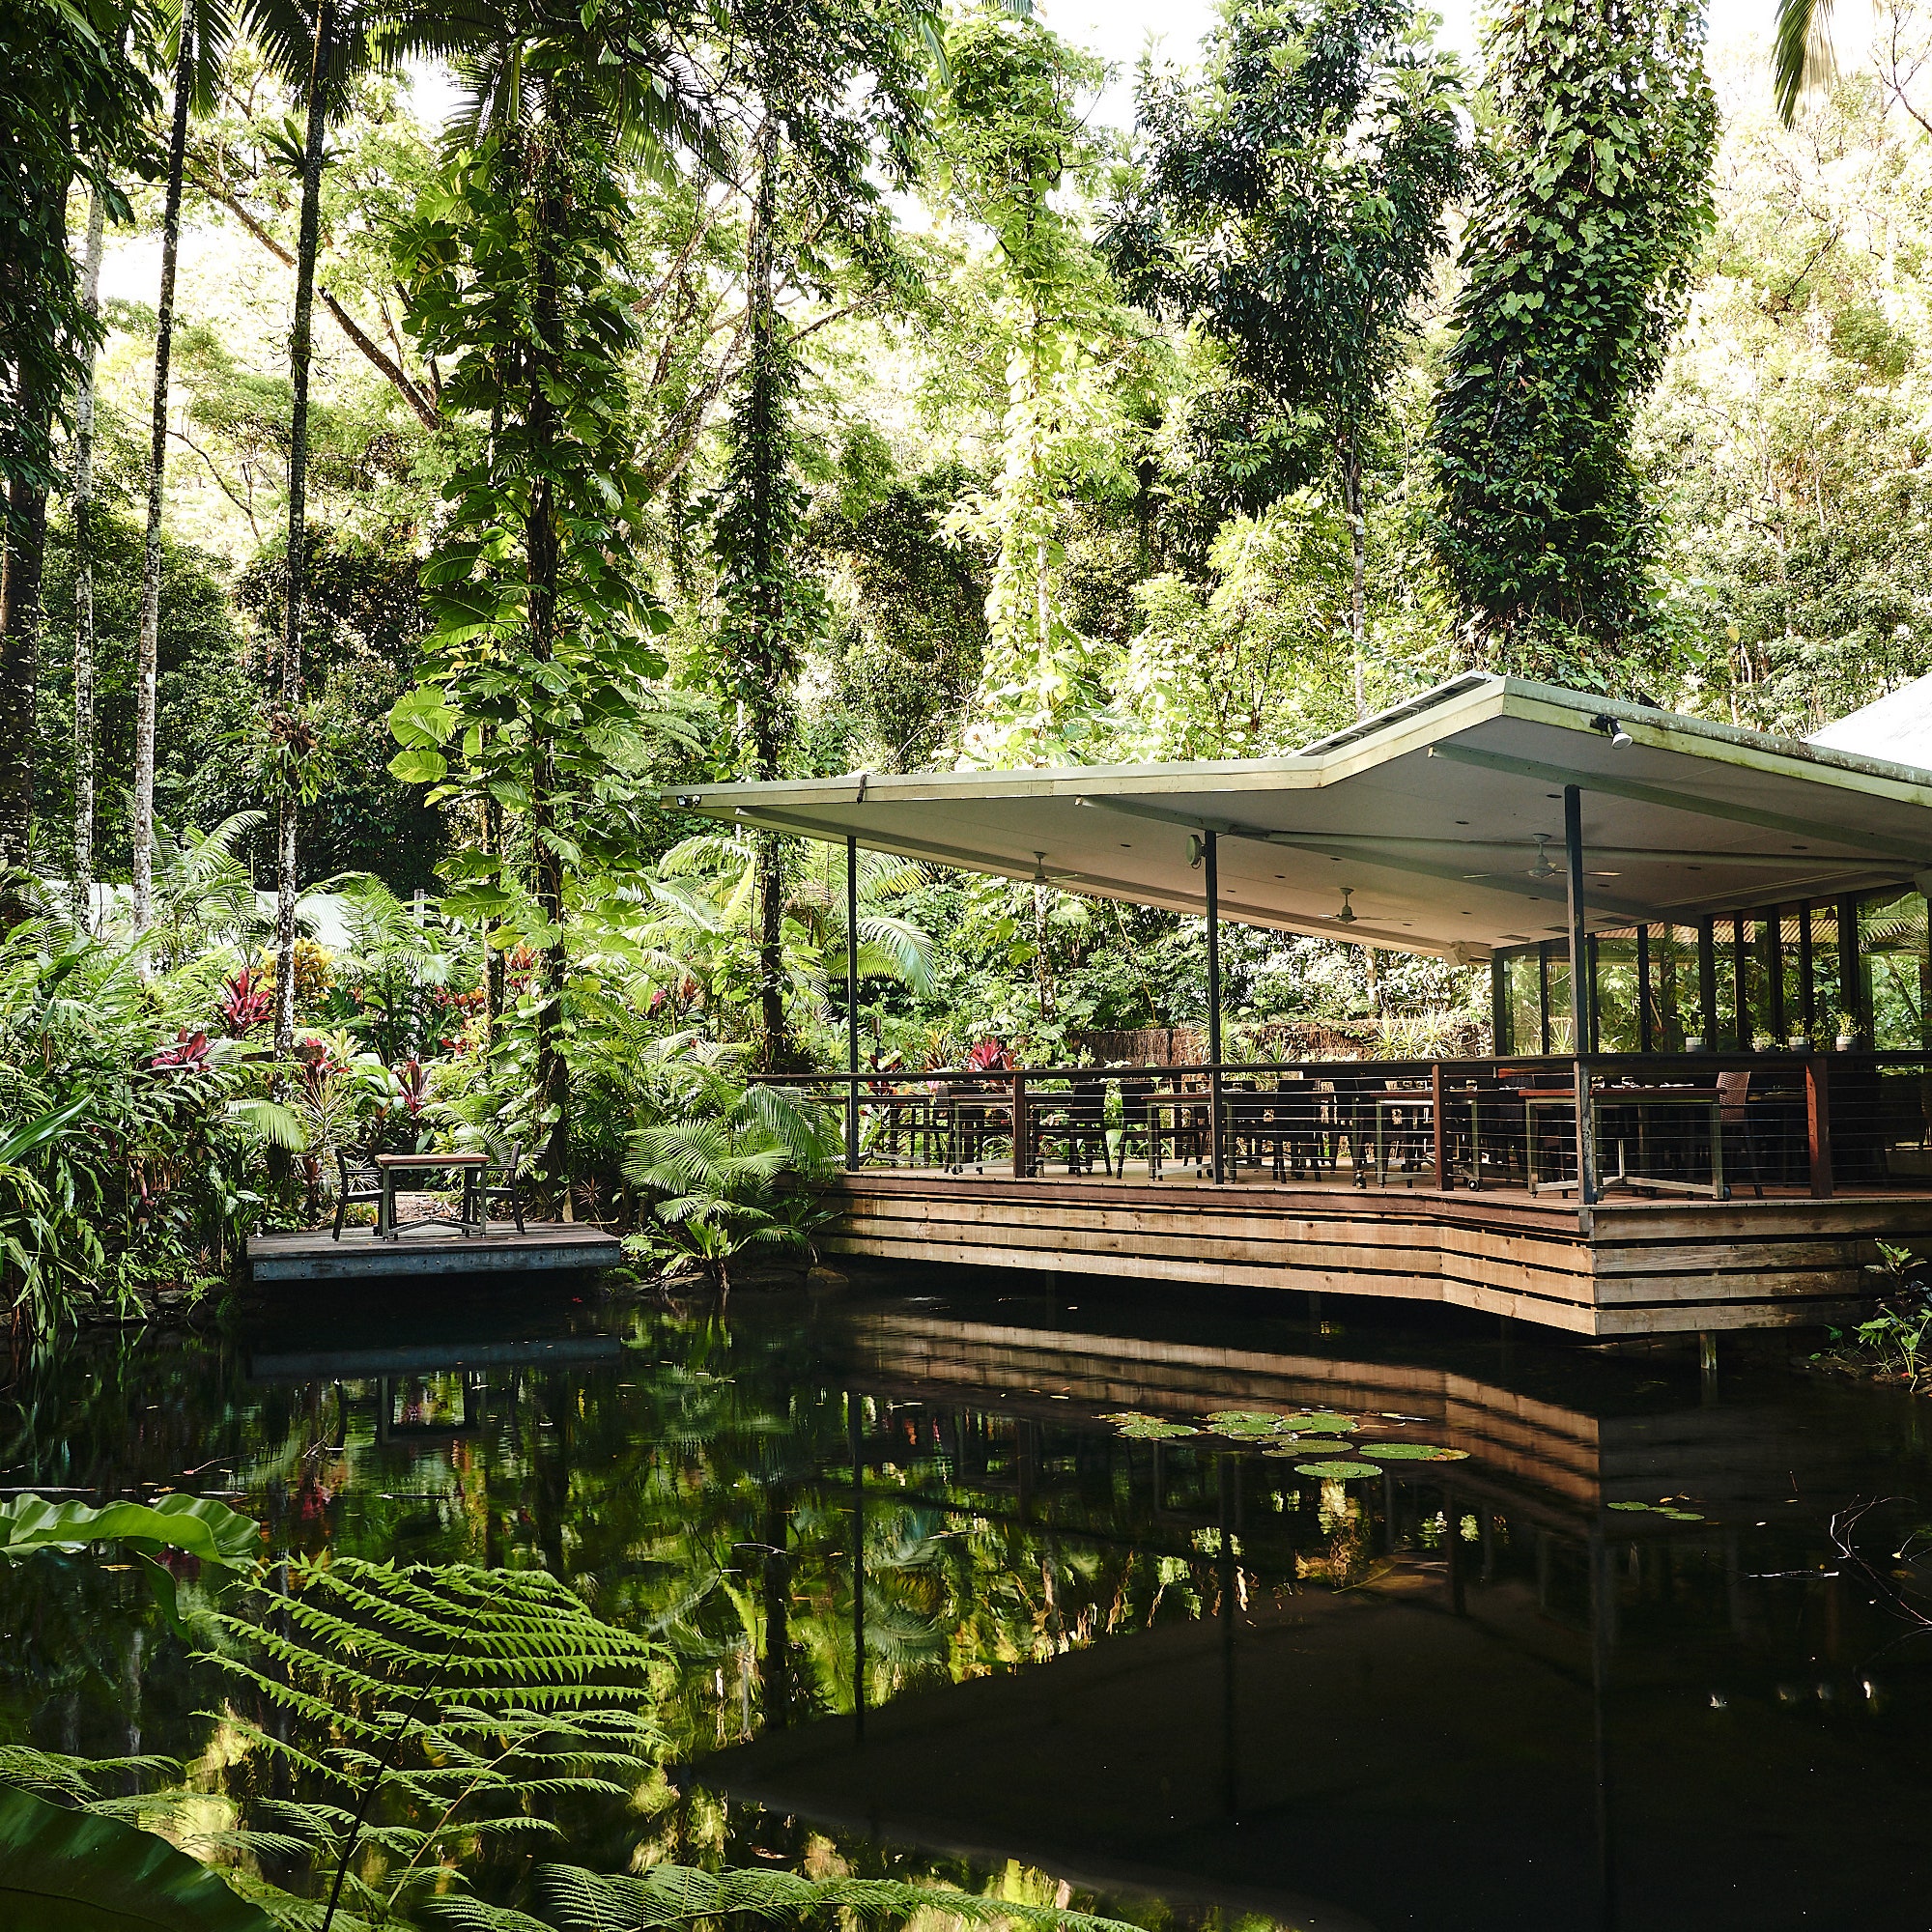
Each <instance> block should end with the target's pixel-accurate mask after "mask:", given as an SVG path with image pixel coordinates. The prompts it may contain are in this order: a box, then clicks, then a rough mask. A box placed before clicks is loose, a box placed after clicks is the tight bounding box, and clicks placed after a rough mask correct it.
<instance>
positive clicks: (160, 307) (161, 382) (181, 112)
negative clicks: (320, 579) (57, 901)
mask: <svg viewBox="0 0 1932 1932" xmlns="http://www.w3.org/2000/svg"><path fill="white" fill-rule="evenodd" d="M193 17H194V16H193V13H192V10H191V9H189V8H185V7H184V8H183V9H182V14H181V33H180V37H179V38H180V45H179V47H178V48H177V50H176V57H175V105H174V120H173V122H172V123H171V125H170V127H169V129H168V187H167V198H166V201H165V202H164V203H163V205H162V213H161V287H160V293H159V296H158V298H157V299H156V305H155V408H154V418H153V421H152V423H151V425H150V430H149V439H148V527H147V535H146V538H145V540H144V543H143V546H142V552H141V640H140V644H139V646H138V648H137V653H136V656H135V660H134V817H133V826H132V834H133V841H134V867H133V871H134V924H135V927H136V928H137V929H138V930H140V931H144V932H145V931H146V930H147V926H148V922H149V920H150V918H152V917H153V912H154V894H155V724H156V716H155V705H156V670H157V667H158V657H159V650H160V636H161V491H162V486H163V485H164V483H165V482H166V479H167V467H168V363H169V358H170V356H171V355H172V353H173V350H174V334H175V263H176V259H177V257H178V256H179V254H180V252H181V208H182V170H183V168H184V166H185V161H186V156H187V106H188V97H189V95H190V94H191V93H192V92H193V90H194V32H193V28H192V26H191V25H190V22H191V20H192V19H193Z"/></svg>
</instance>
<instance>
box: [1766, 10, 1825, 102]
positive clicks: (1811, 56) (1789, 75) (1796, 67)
mask: <svg viewBox="0 0 1932 1932" xmlns="http://www.w3.org/2000/svg"><path fill="white" fill-rule="evenodd" d="M1771 69H1772V94H1773V97H1774V99H1776V102H1777V113H1778V118H1779V119H1780V120H1781V121H1782V122H1783V123H1784V125H1785V126H1786V127H1787V128H1788V127H1790V126H1791V123H1792V121H1793V119H1794V118H1795V117H1796V115H1797V113H1798V97H1799V96H1800V95H1801V94H1803V93H1804V90H1805V89H1806V88H1807V87H1816V86H1817V85H1818V84H1819V82H1820V81H1823V80H1826V79H1829V78H1830V76H1831V72H1832V0H1777V26H1776V33H1775V35H1774V38H1773V43H1772V56H1771Z"/></svg>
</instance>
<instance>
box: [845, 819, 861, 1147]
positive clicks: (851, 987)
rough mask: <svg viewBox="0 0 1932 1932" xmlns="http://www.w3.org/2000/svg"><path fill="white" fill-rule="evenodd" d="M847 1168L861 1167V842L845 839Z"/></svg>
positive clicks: (854, 839)
mask: <svg viewBox="0 0 1932 1932" xmlns="http://www.w3.org/2000/svg"><path fill="white" fill-rule="evenodd" d="M845 1058H846V1061H847V1066H846V1071H847V1072H848V1073H850V1074H851V1076H852V1079H851V1082H850V1084H849V1085H848V1086H847V1087H846V1089H845V1165H846V1166H847V1167H848V1168H855V1169H856V1168H857V1167H858V1165H859V840H858V838H857V837H856V836H855V835H854V834H852V833H849V832H848V833H847V834H846V835H845Z"/></svg>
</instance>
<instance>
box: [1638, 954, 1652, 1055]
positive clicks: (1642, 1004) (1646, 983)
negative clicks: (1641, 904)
mask: <svg viewBox="0 0 1932 1932" xmlns="http://www.w3.org/2000/svg"><path fill="white" fill-rule="evenodd" d="M1636 1050H1637V1051H1638V1052H1639V1053H1648V1052H1649V1051H1650V927H1649V926H1647V925H1640V926H1638V927H1637V929H1636Z"/></svg>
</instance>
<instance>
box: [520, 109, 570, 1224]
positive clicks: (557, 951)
mask: <svg viewBox="0 0 1932 1932" xmlns="http://www.w3.org/2000/svg"><path fill="white" fill-rule="evenodd" d="M561 138H562V137H561V136H560V134H559V133H558V131H557V129H556V128H554V126H552V127H551V128H548V129H547V130H546V133H545V138H544V144H543V146H542V148H541V150H540V151H539V153H538V155H537V157H536V166H537V182H538V186H537V194H536V209H535V229H536V240H537V244H538V251H539V252H538V262H537V289H536V316H535V321H536V331H535V332H536V337H537V340H536V343H535V345H534V353H533V354H532V355H531V357H530V391H529V415H528V425H529V440H530V474H531V478H532V488H531V492H530V509H529V525H528V529H527V531H526V539H525V542H526V549H527V552H528V561H529V572H530V597H529V639H530V656H531V657H532V658H533V659H534V660H535V661H536V662H537V663H538V664H539V665H545V664H548V663H549V662H550V661H551V658H552V656H553V655H554V652H555V649H556V611H557V579H558V575H559V571H560V567H561V558H560V556H559V554H558V539H557V527H556V503H555V498H554V496H553V494H552V486H551V477H550V473H549V471H550V463H551V456H552V451H553V447H554V441H555V437H556V406H555V404H554V402H553V401H552V400H551V394H552V391H551V384H553V383H554V382H557V381H559V380H560V379H561V377H562V372H561V371H560V370H559V369H558V368H557V367H556V366H555V357H556V334H557V327H558V325H557V267H556V257H555V255H554V252H553V250H552V248H551V247H550V246H548V245H546V244H547V243H549V242H550V241H554V239H555V238H557V236H558V235H559V232H560V230H561V226H562V224H563V223H564V222H565V221H566V220H567V219H568V218H569V217H568V214H567V212H566V209H565V197H564V195H563V193H562V192H561V191H560V187H561V185H560V182H559V176H560V174H561V172H562V156H559V155H558V154H556V153H555V151H554V143H556V142H557V141H558V140H559V139H561ZM553 701H554V700H553V699H552V697H551V696H550V694H549V693H548V692H547V691H545V690H544V689H543V687H542V686H541V684H538V685H537V686H536V687H535V688H534V689H533V690H532V693H531V698H530V843H531V846H532V848H533V849H532V854H531V857H532V862H533V864H534V866H535V869H536V899H537V909H538V911H539V913H540V914H541V915H542V918H543V923H544V928H545V938H544V945H543V957H542V961H541V967H540V972H541V984H540V987H539V991H538V1003H537V1065H536V1085H537V1108H538V1118H539V1119H540V1120H541V1121H542V1122H543V1123H544V1128H545V1138H544V1143H543V1152H542V1164H543V1168H544V1172H545V1173H546V1174H547V1175H548V1176H549V1177H550V1179H551V1180H552V1182H553V1184H554V1185H556V1186H557V1187H559V1188H560V1189H561V1190H562V1194H563V1203H564V1213H565V1217H566V1218H568V1217H569V1214H570V1066H569V1064H568V1062H566V1061H565V1059H564V1057H563V1044H562V1042H563V1029H562V1024H561V1023H562V1019H563V1010H562V1009H563V990H564V980H565V978H566V976H567V974H568V972H569V965H570V961H569V955H568V952H567V949H566V947H565V943H564V932H563V913H564V906H563V856H562V854H561V853H560V852H559V851H558V850H557V823H556V753H555V745H554V738H553V734H552V728H551V721H550V717H549V706H550V705H551V703H552V702H553Z"/></svg>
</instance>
